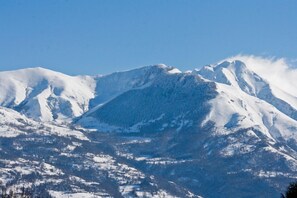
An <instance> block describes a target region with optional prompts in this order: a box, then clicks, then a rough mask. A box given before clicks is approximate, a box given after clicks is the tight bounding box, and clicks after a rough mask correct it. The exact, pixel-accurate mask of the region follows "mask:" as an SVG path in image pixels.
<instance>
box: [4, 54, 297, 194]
mask: <svg viewBox="0 0 297 198" xmlns="http://www.w3.org/2000/svg"><path fill="white" fill-rule="evenodd" d="M296 141H297V70H296V69H294V68H292V67H290V66H288V64H287V63H286V62H285V61H284V60H283V59H278V60H275V59H274V60H271V59H263V58H260V57H254V56H236V57H232V58H228V59H225V60H222V61H220V62H218V63H216V64H212V65H207V66H204V67H201V68H199V69H193V70H192V71H186V72H182V71H180V70H179V69H177V68H174V67H170V66H166V65H163V64H159V65H152V66H146V67H141V68H138V69H133V70H129V71H123V72H115V73H112V74H109V75H96V76H69V75H66V74H62V73H59V72H55V71H51V70H48V69H44V68H40V67H39V68H28V69H21V70H15V71H3V72H0V173H1V175H0V185H3V186H7V187H8V188H13V189H16V191H18V190H19V189H20V188H21V187H23V186H25V187H28V188H31V189H32V188H34V189H35V192H36V193H40V194H41V193H44V192H46V193H49V194H51V195H52V196H53V197H206V198H208V197H211V198H212V197H214V198H219V197H279V196H280V193H281V192H283V191H284V190H285V188H286V186H287V185H288V184H289V183H290V182H292V181H294V180H295V179H296V178H297V145H296Z"/></svg>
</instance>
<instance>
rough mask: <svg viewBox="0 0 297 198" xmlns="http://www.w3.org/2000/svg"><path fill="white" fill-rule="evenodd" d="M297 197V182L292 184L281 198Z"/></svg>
mask: <svg viewBox="0 0 297 198" xmlns="http://www.w3.org/2000/svg"><path fill="white" fill-rule="evenodd" d="M296 197H297V182H293V183H290V185H289V186H288V188H287V191H286V193H285V195H284V194H282V196H281V198H296Z"/></svg>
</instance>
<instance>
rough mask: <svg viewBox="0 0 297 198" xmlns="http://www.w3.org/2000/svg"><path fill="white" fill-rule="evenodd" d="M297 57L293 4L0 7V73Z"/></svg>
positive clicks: (159, 1) (128, 1) (0, 3)
mask: <svg viewBox="0 0 297 198" xmlns="http://www.w3.org/2000/svg"><path fill="white" fill-rule="evenodd" d="M240 53H241V54H254V55H260V56H275V57H286V58H288V59H294V60H295V59H296V58H297V54H296V53H297V1H295V0H291V1H290V0H273V1H272V0H261V1H259V0H237V1H236V0H216V1H215V0H203V1H202V0H125V1H124V0H87V1H85V0H81V1H78V0H68V1H66V0H42V1H40V0H36V1H35V0H26V1H25V0H18V1H15V0H9V1H6V0H0V70H12V69H18V68H24V67H36V66H42V67H45V68H49V69H52V70H56V71H60V72H64V73H67V74H71V75H76V74H105V73H110V72H113V71H120V70H127V69H131V68H135V67H140V66H144V65H151V64H158V63H164V64H166V65H171V66H176V67H178V68H180V69H181V70H188V69H193V68H196V67H201V66H203V65H205V64H210V63H214V62H216V61H219V60H221V59H224V58H227V57H229V56H233V55H237V54H240Z"/></svg>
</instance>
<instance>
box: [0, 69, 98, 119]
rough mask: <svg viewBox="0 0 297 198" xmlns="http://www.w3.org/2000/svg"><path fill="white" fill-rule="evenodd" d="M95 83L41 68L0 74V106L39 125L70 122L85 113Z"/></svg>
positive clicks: (86, 77) (85, 77)
mask: <svg viewBox="0 0 297 198" xmlns="http://www.w3.org/2000/svg"><path fill="white" fill-rule="evenodd" d="M94 89H95V81H94V79H93V78H92V77H88V76H76V77H72V76H68V75H65V74H62V73H58V72H54V71H51V70H47V69H43V68H39V67H38V68H29V69H22V70H16V71H7V72H0V93H1V95H0V105H1V106H4V107H8V108H13V109H16V110H17V111H19V112H21V113H23V114H25V115H26V116H27V117H30V118H33V119H35V120H39V121H53V120H56V119H65V118H74V117H77V116H80V115H81V114H83V113H84V112H86V111H87V110H88V105H89V100H90V99H91V98H94Z"/></svg>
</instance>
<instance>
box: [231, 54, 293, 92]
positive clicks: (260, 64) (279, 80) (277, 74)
mask: <svg viewBox="0 0 297 198" xmlns="http://www.w3.org/2000/svg"><path fill="white" fill-rule="evenodd" d="M225 60H227V61H233V60H240V61H242V62H244V63H245V64H246V66H247V67H248V68H249V69H250V70H252V71H254V72H255V73H256V74H258V75H259V76H261V77H262V78H264V79H265V80H267V81H268V82H269V83H270V84H272V85H274V86H275V87H278V88H279V89H281V90H283V91H285V92H287V93H289V94H291V95H293V96H295V97H297V69H296V67H293V64H294V61H288V60H287V59H285V58H275V57H262V56H254V55H237V56H233V57H230V58H227V59H225Z"/></svg>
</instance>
